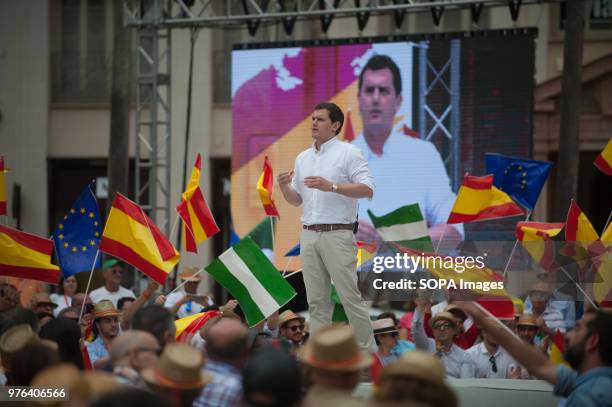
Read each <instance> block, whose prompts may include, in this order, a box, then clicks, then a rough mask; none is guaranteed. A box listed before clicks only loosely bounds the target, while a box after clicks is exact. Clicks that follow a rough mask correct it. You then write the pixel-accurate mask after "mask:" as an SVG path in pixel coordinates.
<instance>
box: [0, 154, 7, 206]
mask: <svg viewBox="0 0 612 407" xmlns="http://www.w3.org/2000/svg"><path fill="white" fill-rule="evenodd" d="M5 172H6V169H5V168H4V157H1V156H0V215H6V179H5V176H4V173H5Z"/></svg>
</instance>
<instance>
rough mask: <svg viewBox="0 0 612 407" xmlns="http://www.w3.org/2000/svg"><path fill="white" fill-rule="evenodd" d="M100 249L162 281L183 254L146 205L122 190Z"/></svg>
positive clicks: (107, 224) (160, 282)
mask: <svg viewBox="0 0 612 407" xmlns="http://www.w3.org/2000/svg"><path fill="white" fill-rule="evenodd" d="M100 251H103V252H104V253H108V254H110V255H111V256H114V257H117V258H120V259H122V260H124V261H125V262H127V263H129V264H131V265H132V266H134V267H136V268H137V269H138V270H140V271H142V272H143V273H145V274H146V275H148V276H149V277H151V278H152V279H153V280H155V281H157V282H158V283H159V284H164V283H165V282H166V277H168V274H169V273H170V272H171V271H172V269H173V268H174V266H175V265H176V263H178V261H179V258H180V255H179V253H178V252H177V251H176V249H175V248H174V246H172V243H170V241H169V240H168V239H167V238H166V237H165V236H164V235H163V234H162V232H161V231H160V230H159V229H158V228H157V226H155V223H153V221H152V220H151V219H150V218H149V217H148V216H147V215H145V213H144V211H143V210H142V208H141V207H140V206H138V205H137V204H136V203H134V202H132V201H130V200H129V199H127V198H126V197H125V196H123V195H121V194H120V193H117V195H116V196H115V200H114V201H113V207H112V208H111V210H110V213H109V215H108V219H107V220H106V226H105V227H104V232H103V233H102V241H101V242H100Z"/></svg>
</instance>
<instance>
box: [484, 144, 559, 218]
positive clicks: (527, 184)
mask: <svg viewBox="0 0 612 407" xmlns="http://www.w3.org/2000/svg"><path fill="white" fill-rule="evenodd" d="M485 157H486V163H487V174H493V185H495V186H496V187H497V188H499V189H501V190H502V191H504V192H505V193H507V194H508V195H510V197H511V198H512V199H514V200H515V201H517V202H518V203H520V204H521V205H523V206H524V207H525V208H527V209H529V210H533V208H534V207H535V204H536V202H537V201H538V197H539V196H540V192H541V191H542V187H543V186H544V183H545V182H546V178H547V177H548V173H549V172H550V169H551V168H552V163H549V162H548V161H538V160H528V159H524V158H516V157H507V156H505V155H501V154H493V153H487V154H486V155H485Z"/></svg>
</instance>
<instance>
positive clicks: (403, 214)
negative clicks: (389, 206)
mask: <svg viewBox="0 0 612 407" xmlns="http://www.w3.org/2000/svg"><path fill="white" fill-rule="evenodd" d="M368 215H369V216H370V219H372V224H373V225H374V227H375V228H376V231H377V232H378V234H379V235H380V237H381V238H382V240H383V241H385V242H395V243H398V244H400V245H401V246H406V247H412V248H415V249H420V250H425V251H433V244H432V242H431V237H429V231H428V230H427V222H425V219H423V215H422V214H421V209H420V208H419V204H418V203H415V204H412V205H406V206H402V207H401V208H398V209H396V210H394V211H393V212H390V213H388V214H386V215H383V216H376V215H374V214H373V213H372V211H370V210H369V209H368Z"/></svg>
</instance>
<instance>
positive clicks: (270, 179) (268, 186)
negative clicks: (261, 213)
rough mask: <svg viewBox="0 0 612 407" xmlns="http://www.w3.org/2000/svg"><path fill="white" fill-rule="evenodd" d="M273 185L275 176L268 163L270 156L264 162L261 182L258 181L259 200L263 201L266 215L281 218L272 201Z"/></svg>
mask: <svg viewBox="0 0 612 407" xmlns="http://www.w3.org/2000/svg"><path fill="white" fill-rule="evenodd" d="M273 185H274V176H273V175H272V166H271V165H270V162H269V161H268V156H266V159H265V160H264V168H263V172H262V173H261V176H260V177H259V181H257V192H259V198H260V199H261V203H262V204H263V207H264V210H265V211H266V215H268V216H277V217H279V218H280V215H279V214H278V210H277V209H276V205H275V204H274V201H273V200H272V188H273Z"/></svg>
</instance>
